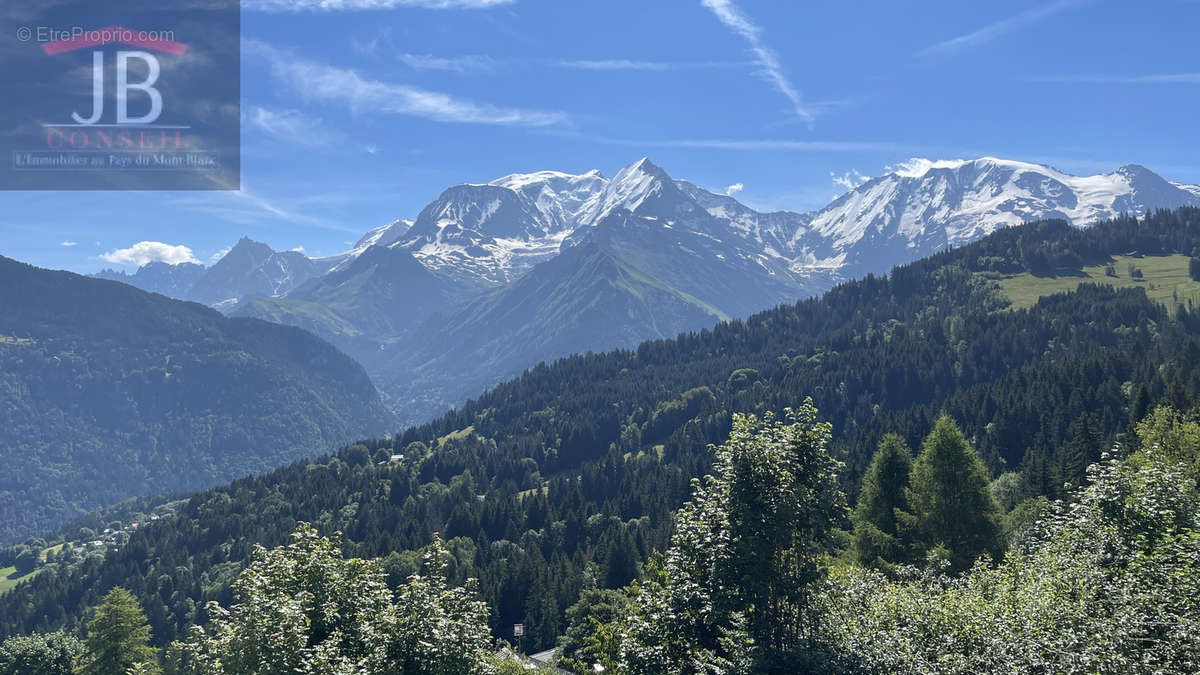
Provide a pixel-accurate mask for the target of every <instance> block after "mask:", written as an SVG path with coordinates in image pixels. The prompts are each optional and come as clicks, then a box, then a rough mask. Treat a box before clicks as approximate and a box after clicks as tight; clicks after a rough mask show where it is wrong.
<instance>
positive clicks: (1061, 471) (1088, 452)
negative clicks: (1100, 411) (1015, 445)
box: [1055, 413, 1104, 496]
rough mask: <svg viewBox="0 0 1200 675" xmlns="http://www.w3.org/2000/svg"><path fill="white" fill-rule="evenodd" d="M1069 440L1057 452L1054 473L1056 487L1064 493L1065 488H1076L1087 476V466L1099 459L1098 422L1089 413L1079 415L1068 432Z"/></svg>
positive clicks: (1101, 442)
mask: <svg viewBox="0 0 1200 675" xmlns="http://www.w3.org/2000/svg"><path fill="white" fill-rule="evenodd" d="M1068 434H1069V438H1070V440H1068V441H1067V442H1066V444H1065V445H1063V447H1062V449H1060V450H1059V453H1058V461H1057V465H1056V467H1055V473H1057V474H1058V488H1059V489H1060V490H1062V491H1063V492H1064V496H1066V494H1065V493H1068V492H1070V490H1068V489H1067V488H1066V486H1067V485H1070V486H1071V487H1072V488H1078V487H1079V486H1081V485H1083V483H1084V481H1085V479H1086V478H1087V468H1088V467H1089V466H1091V465H1092V464H1094V463H1095V462H1096V461H1098V460H1099V459H1100V453H1101V451H1102V449H1103V448H1102V447H1101V446H1102V445H1103V443H1104V439H1103V437H1102V436H1101V435H1100V424H1099V422H1097V421H1096V417H1095V416H1094V415H1092V414H1091V413H1084V414H1082V415H1080V416H1079V417H1078V418H1077V419H1076V420H1075V421H1074V422H1073V423H1072V424H1071V428H1070V430H1069V432H1068Z"/></svg>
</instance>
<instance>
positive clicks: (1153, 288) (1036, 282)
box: [998, 255, 1200, 311]
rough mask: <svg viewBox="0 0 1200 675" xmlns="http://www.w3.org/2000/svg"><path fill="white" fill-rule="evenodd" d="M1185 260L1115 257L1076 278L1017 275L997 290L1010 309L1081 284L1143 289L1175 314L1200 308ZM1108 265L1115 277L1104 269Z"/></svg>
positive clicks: (1198, 287) (1199, 291)
mask: <svg viewBox="0 0 1200 675" xmlns="http://www.w3.org/2000/svg"><path fill="white" fill-rule="evenodd" d="M1188 261H1189V258H1188V256H1185V255H1168V256H1145V257H1137V256H1126V255H1119V256H1114V257H1113V259H1112V262H1111V263H1109V264H1105V265H1091V266H1089V267H1085V268H1083V271H1082V272H1080V273H1079V274H1078V275H1071V276H1058V277H1035V276H1033V275H1032V274H1018V275H1014V276H1010V277H1003V278H1001V279H999V280H998V281H999V283H1000V287H1001V289H1003V291H1004V294H1005V295H1006V296H1008V299H1009V300H1010V301H1011V302H1012V309H1025V308H1028V307H1032V306H1033V305H1034V304H1035V303H1036V302H1037V301H1038V299H1039V298H1042V297H1045V296H1047V295H1053V294H1055V293H1065V292H1067V291H1073V290H1075V289H1076V288H1078V287H1079V284H1081V283H1095V284H1108V285H1109V286H1115V287H1117V288H1142V289H1145V291H1146V296H1147V297H1149V298H1150V299H1151V300H1154V301H1155V302H1158V303H1160V304H1162V305H1164V306H1165V307H1166V308H1167V309H1169V310H1171V311H1174V310H1175V306H1176V305H1184V306H1188V304H1189V302H1190V303H1191V306H1193V307H1200V282H1196V281H1192V279H1191V277H1189V276H1188ZM1109 265H1111V266H1112V270H1113V272H1115V273H1116V276H1115V277H1114V276H1109V275H1108V274H1106V272H1105V269H1106V268H1107V267H1108V266H1109ZM1130 265H1134V266H1135V267H1136V268H1137V269H1139V270H1141V272H1142V278H1141V279H1137V278H1135V277H1134V276H1132V275H1131V274H1130V267H1129V266H1130Z"/></svg>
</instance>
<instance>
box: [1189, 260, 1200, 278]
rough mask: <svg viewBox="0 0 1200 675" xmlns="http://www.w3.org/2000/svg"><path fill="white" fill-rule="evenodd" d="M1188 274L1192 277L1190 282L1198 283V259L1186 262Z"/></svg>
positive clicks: (1199, 265) (1199, 266) (1199, 276)
mask: <svg viewBox="0 0 1200 675" xmlns="http://www.w3.org/2000/svg"><path fill="white" fill-rule="evenodd" d="M1188 273H1189V274H1191V275H1192V281H1200V258H1192V259H1191V260H1190V261H1188Z"/></svg>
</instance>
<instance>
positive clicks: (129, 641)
mask: <svg viewBox="0 0 1200 675" xmlns="http://www.w3.org/2000/svg"><path fill="white" fill-rule="evenodd" d="M135 668H136V669H137V672H141V673H151V672H157V671H158V661H157V651H156V650H155V649H154V648H152V647H151V646H150V625H149V624H148V623H147V622H146V615H145V613H143V612H142V606H141V605H139V604H138V601H137V599H136V598H134V597H133V595H131V594H130V593H129V591H127V590H125V589H124V588H121V587H120V586H118V587H116V588H114V589H112V590H111V591H109V593H108V595H106V596H104V602H103V603H102V604H101V605H100V606H99V607H97V608H96V616H95V618H93V619H92V620H91V622H90V623H88V626H87V640H86V641H85V642H84V656H83V666H82V668H80V671H79V672H80V673H82V674H83V675H112V674H113V673H126V672H129V671H130V670H131V669H135Z"/></svg>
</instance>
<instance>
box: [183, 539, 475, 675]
mask: <svg viewBox="0 0 1200 675" xmlns="http://www.w3.org/2000/svg"><path fill="white" fill-rule="evenodd" d="M293 538H294V541H293V543H292V544H291V545H289V546H284V547H280V548H277V549H272V550H268V549H265V548H262V547H259V548H258V549H256V550H255V552H254V557H253V562H252V563H251V565H250V566H249V567H248V568H247V569H246V570H245V571H244V572H242V574H241V576H239V577H238V580H237V581H236V582H235V583H234V595H235V597H236V598H237V603H236V604H235V605H234V606H233V607H231V608H229V609H224V608H222V607H220V606H219V605H217V604H216V603H210V604H209V606H208V612H209V615H210V621H209V624H208V626H207V627H203V628H202V627H196V628H193V629H192V634H191V635H190V636H189V638H188V639H187V640H186V641H184V642H179V643H175V644H174V645H172V648H171V653H172V659H171V660H172V661H173V665H174V667H175V669H176V672H178V673H181V674H187V675H216V674H217V673H247V674H250V673H253V674H255V675H276V674H278V675H282V674H284V673H289V674H294V673H313V674H316V673H321V674H323V675H385V674H391V673H414V674H418V673H419V674H428V675H451V674H455V675H457V674H460V673H472V672H483V671H484V670H486V668H487V667H486V665H485V663H486V662H487V661H488V659H489V652H488V648H489V646H490V644H491V637H490V634H489V632H488V627H487V606H486V605H485V604H484V603H483V602H480V601H478V600H477V599H476V593H475V589H474V588H473V587H472V586H468V587H466V588H452V587H449V586H448V585H447V583H446V577H445V566H446V562H445V551H444V549H443V548H442V547H441V544H440V542H438V541H436V540H435V542H434V546H433V547H432V549H431V551H430V552H429V553H427V554H426V556H425V558H424V561H423V569H422V570H421V573H420V574H417V575H414V576H412V577H410V578H409V580H408V583H407V584H405V585H404V586H403V587H402V588H401V589H400V590H399V591H398V592H397V593H396V594H395V595H393V593H392V591H391V590H390V589H389V588H388V587H387V583H386V578H387V576H386V574H385V573H384V572H383V570H382V569H381V567H380V565H379V563H378V561H374V560H361V559H357V558H354V559H349V560H347V559H344V558H342V556H341V545H340V542H338V541H336V540H334V541H331V540H329V539H326V538H324V537H321V536H320V535H319V534H318V533H317V531H316V530H315V529H313V528H312V527H310V526H308V525H305V524H301V526H300V527H299V528H298V529H297V530H296V532H295V534H294V535H293Z"/></svg>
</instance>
